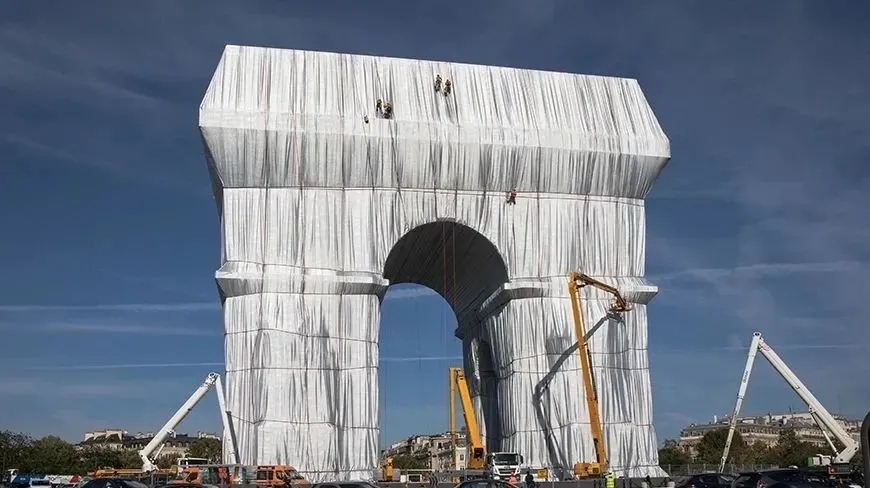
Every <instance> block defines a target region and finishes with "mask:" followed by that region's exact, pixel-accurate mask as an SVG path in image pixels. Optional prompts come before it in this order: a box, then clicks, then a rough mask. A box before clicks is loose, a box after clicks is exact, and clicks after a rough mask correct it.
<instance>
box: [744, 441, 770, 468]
mask: <svg viewBox="0 0 870 488" xmlns="http://www.w3.org/2000/svg"><path fill="white" fill-rule="evenodd" d="M770 457H771V456H770V448H769V447H767V444H765V443H763V442H761V441H755V442H753V443H752V444H751V445H749V446H747V448H746V456H745V457H744V461H743V462H745V463H748V464H772V463H771V462H770ZM773 464H775V463H773Z"/></svg>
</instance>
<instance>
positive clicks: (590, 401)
mask: <svg viewBox="0 0 870 488" xmlns="http://www.w3.org/2000/svg"><path fill="white" fill-rule="evenodd" d="M585 286H592V287H594V288H598V289H599V290H602V291H604V292H606V293H609V294H611V295H613V303H612V304H611V306H610V309H609V312H610V313H622V312H628V311H630V310H631V306H629V304H628V302H626V300H625V298H623V297H622V294H621V293H620V292H619V290H618V289H616V288H615V287H613V286H611V285H608V284H607V283H604V282H602V281H599V280H596V279H595V278H592V277H590V276H588V275H585V274H583V273H577V272H571V273H570V274H569V275H568V293H569V294H570V296H571V311H572V313H573V315H574V334H575V335H576V336H577V354H578V355H579V356H580V358H579V359H580V370H581V373H582V374H583V388H584V392H585V396H586V409H587V411H588V412H589V425H590V428H591V430H592V443H593V445H594V447H595V461H593V462H588V463H586V462H582V461H578V462H576V463H574V476H575V477H577V478H584V477H589V476H600V475H601V474H602V473H604V471H605V470H606V469H607V450H606V446H605V445H604V433H603V426H602V423H601V413H600V411H599V406H598V390H597V388H596V385H595V378H594V375H593V373H592V360H591V357H590V353H589V343H588V338H587V337H586V326H585V324H584V320H583V305H582V303H581V302H580V290H581V289H582V288H583V287H585Z"/></svg>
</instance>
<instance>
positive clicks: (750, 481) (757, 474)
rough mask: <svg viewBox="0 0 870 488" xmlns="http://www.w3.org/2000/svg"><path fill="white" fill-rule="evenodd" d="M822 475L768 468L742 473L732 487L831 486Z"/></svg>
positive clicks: (825, 487)
mask: <svg viewBox="0 0 870 488" xmlns="http://www.w3.org/2000/svg"><path fill="white" fill-rule="evenodd" d="M830 487H831V483H829V482H828V480H826V479H825V478H823V477H822V476H819V475H817V474H814V473H808V472H806V471H801V470H799V469H794V468H788V469H767V470H764V471H753V472H748V473H740V475H738V476H737V479H736V480H734V483H732V484H731V488H830Z"/></svg>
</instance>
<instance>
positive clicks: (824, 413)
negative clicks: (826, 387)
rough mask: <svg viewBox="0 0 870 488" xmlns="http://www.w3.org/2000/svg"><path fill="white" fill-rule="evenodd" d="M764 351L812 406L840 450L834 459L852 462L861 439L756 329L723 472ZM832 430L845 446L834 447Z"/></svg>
mask: <svg viewBox="0 0 870 488" xmlns="http://www.w3.org/2000/svg"><path fill="white" fill-rule="evenodd" d="M758 352H761V355H762V356H764V357H765V358H767V361H768V362H769V363H770V365H771V366H773V369H775V370H776V372H777V373H779V374H780V376H782V378H783V379H784V380H785V381H786V383H788V385H789V386H790V387H791V388H792V389H793V390H794V391H795V393H797V394H798V396H799V397H801V400H803V401H804V403H806V404H807V407H809V410H810V414H811V415H812V416H813V420H815V422H816V423H817V424H818V425H819V428H820V429H821V430H822V433H823V434H824V435H825V439H826V440H827V441H828V444H830V446H831V448H832V449H833V451H834V452H835V453H837V454H836V456H835V458H834V462H836V463H848V462H849V461H851V460H852V458H853V457H854V456H855V454H856V453H857V452H858V448H859V447H860V446H859V444H858V442H857V441H855V440H854V439H852V436H850V435H849V433H848V432H846V429H844V428H843V426H842V425H840V423H839V422H837V420H836V419H835V418H834V416H833V415H831V413H830V412H828V410H827V409H826V408H825V407H824V405H822V403H821V402H820V401H819V400H818V399H817V398H816V397H815V395H813V394H812V393H810V390H808V389H807V387H806V385H804V384H803V382H802V381H801V380H800V379H799V378H798V377H797V375H796V374H794V372H793V371H792V370H791V368H789V367H788V365H786V364H785V361H783V360H782V358H780V357H779V355H778V354H777V353H776V352H774V350H773V349H772V348H771V347H770V346H769V345H768V344H767V343H766V342H765V341H764V338H763V337H761V332H756V333H754V334H753V335H752V344H751V345H750V346H749V355H748V356H747V358H746V368H744V370H743V378H742V379H741V380H740V388H739V389H738V390H737V403H736V404H735V406H734V413H733V414H732V415H731V422H730V425H729V426H728V438H727V440H726V441H725V450H724V451H723V452H722V460H721V461H720V462H719V472H722V471H723V470H724V469H725V462H726V461H727V460H728V453H729V451H730V450H731V441H732V439H733V438H734V430H735V428H736V427H737V417H738V415H740V408H741V407H742V406H743V397H744V396H745V395H746V386H747V385H748V384H749V376H750V375H751V374H752V365H753V364H754V363H755V355H756V353H758ZM828 432H830V433H831V434H833V435H834V437H835V438H836V439H837V440H838V441H840V443H841V444H843V446H845V447H843V450H842V451H840V452H837V450H836V449H835V448H834V443H833V442H832V441H831V439H830V437H829V436H828Z"/></svg>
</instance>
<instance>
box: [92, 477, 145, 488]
mask: <svg viewBox="0 0 870 488" xmlns="http://www.w3.org/2000/svg"><path fill="white" fill-rule="evenodd" d="M80 488H148V485H146V484H145V483H142V482H139V481H136V480H131V479H126V478H94V479H92V480H90V481H88V482H87V483H85V484H83V485H81V487H80Z"/></svg>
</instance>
